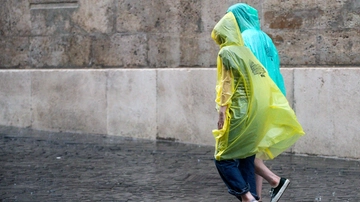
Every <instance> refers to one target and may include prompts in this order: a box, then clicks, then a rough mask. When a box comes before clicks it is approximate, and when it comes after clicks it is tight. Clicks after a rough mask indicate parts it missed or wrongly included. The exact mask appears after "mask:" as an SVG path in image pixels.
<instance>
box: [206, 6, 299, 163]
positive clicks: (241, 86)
mask: <svg viewBox="0 0 360 202" xmlns="http://www.w3.org/2000/svg"><path fill="white" fill-rule="evenodd" d="M211 37H212V38H213V39H214V40H215V41H216V43H217V44H218V45H220V51H219V54H218V58H217V83H216V93H217V94H216V100H215V102H216V103H217V105H218V106H227V111H226V120H225V122H224V127H223V128H222V129H221V130H213V134H214V137H215V141H216V145H215V159H216V160H225V159H242V158H246V157H249V156H252V155H254V154H257V157H259V158H262V159H265V160H266V159H273V158H275V157H276V156H277V155H279V154H280V153H282V152H283V151H285V150H286V149H287V148H289V147H290V146H291V145H293V144H294V143H295V141H296V140H297V139H298V138H299V137H300V136H302V135H303V134H304V132H303V130H302V127H301V125H300V124H299V123H298V121H297V119H296V116H295V114H294V111H293V110H292V109H291V107H290V106H289V103H288V101H287V99H286V98H285V96H284V95H283V94H282V93H281V91H280V90H279V88H278V87H277V86H276V84H275V83H274V82H273V81H272V79H271V78H270V77H269V75H268V73H267V71H266V69H265V68H264V67H263V66H262V65H261V63H260V62H259V61H258V60H257V59H256V57H255V56H254V55H253V54H252V52H251V51H250V50H249V49H248V48H247V47H245V46H244V42H243V40H242V37H241V33H240V30H239V27H238V26H237V23H236V19H235V17H234V15H233V13H231V12H229V13H227V14H226V15H225V16H224V17H223V18H222V19H221V20H220V21H219V22H218V23H217V24H216V26H215V28H214V30H213V31H212V33H211Z"/></svg>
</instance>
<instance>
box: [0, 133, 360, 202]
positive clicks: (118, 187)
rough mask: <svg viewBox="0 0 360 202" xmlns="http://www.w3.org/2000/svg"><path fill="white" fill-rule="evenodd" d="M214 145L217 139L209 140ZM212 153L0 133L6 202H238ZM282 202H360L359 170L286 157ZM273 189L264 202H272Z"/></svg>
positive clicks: (345, 163)
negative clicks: (287, 186) (220, 173)
mask: <svg viewBox="0 0 360 202" xmlns="http://www.w3.org/2000/svg"><path fill="white" fill-rule="evenodd" d="M209 138H212V137H211V136H209ZM213 152H214V150H213V147H211V146H198V145H190V144H181V143H176V142H169V141H161V140H158V141H148V140H140V139H131V138H121V137H113V136H105V135H93V134H86V135H85V134H70V133H51V132H43V131H34V130H29V129H16V128H10V127H0V165H1V167H0V201H3V202H9V201H120V202H123V201H124V202H125V201H144V202H147V201H149V202H153V201H159V202H162V201H164V202H165V201H170V202H172V201H173V202H177V201H194V202H195V201H196V202H197V201H214V202H216V201H219V202H224V201H237V199H236V198H235V197H233V196H231V195H230V194H228V193H227V190H226V187H225V185H224V183H223V182H222V180H221V179H220V177H219V175H218V173H217V171H216V169H215V166H214V163H213ZM265 163H266V164H267V165H268V166H269V167H270V168H271V169H272V170H273V171H274V172H275V173H277V174H279V175H281V176H284V177H287V178H290V179H291V184H290V186H289V188H288V189H287V190H286V192H285V194H284V195H283V197H282V198H281V200H280V201H360V193H359V187H360V178H359V176H360V162H359V161H354V160H353V161H350V160H340V159H329V158H319V157H305V156H295V155H292V154H283V155H281V156H279V157H278V158H276V159H275V160H273V161H266V162H265ZM269 189H270V186H269V184H268V183H267V182H264V185H263V192H262V194H263V196H264V200H263V201H269V197H268V190H269Z"/></svg>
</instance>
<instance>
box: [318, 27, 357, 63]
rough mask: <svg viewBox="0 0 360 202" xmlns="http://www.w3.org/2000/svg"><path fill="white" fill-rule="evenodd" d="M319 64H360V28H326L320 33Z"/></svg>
mask: <svg viewBox="0 0 360 202" xmlns="http://www.w3.org/2000/svg"><path fill="white" fill-rule="evenodd" d="M317 43H318V47H319V49H318V50H319V64H323V65H326V64H333V65H341V64H342V65H345V64H347V65H351V64H360V45H359V44H360V30H359V31H356V30H353V31H348V30H326V31H320V32H319V35H318V40H317Z"/></svg>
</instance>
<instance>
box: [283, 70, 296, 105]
mask: <svg viewBox="0 0 360 202" xmlns="http://www.w3.org/2000/svg"><path fill="white" fill-rule="evenodd" d="M280 71H281V74H282V76H283V79H284V83H285V89H286V98H287V100H288V101H289V105H290V106H291V107H292V108H293V109H294V70H293V69H292V68H281V69H280Z"/></svg>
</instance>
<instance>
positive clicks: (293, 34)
mask: <svg viewBox="0 0 360 202" xmlns="http://www.w3.org/2000/svg"><path fill="white" fill-rule="evenodd" d="M316 33H317V32H316V31H312V30H297V31H285V30H284V31H280V32H277V34H276V35H271V34H269V36H270V37H271V38H272V39H273V42H274V44H275V45H276V47H277V50H278V52H279V56H280V62H281V64H283V65H297V64H307V65H309V64H316V62H317V58H318V56H317V51H316V48H317V41H316V40H317V38H316Z"/></svg>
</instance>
